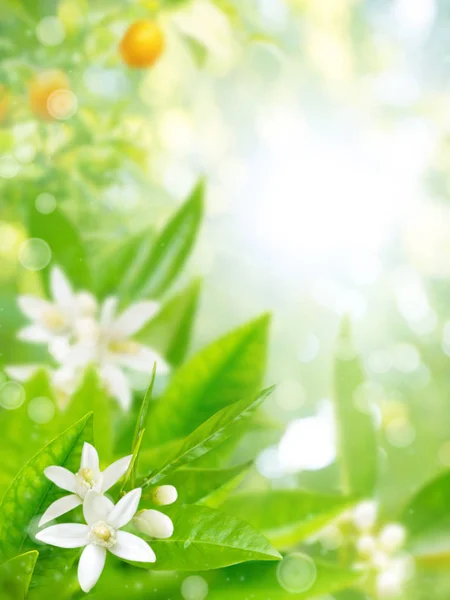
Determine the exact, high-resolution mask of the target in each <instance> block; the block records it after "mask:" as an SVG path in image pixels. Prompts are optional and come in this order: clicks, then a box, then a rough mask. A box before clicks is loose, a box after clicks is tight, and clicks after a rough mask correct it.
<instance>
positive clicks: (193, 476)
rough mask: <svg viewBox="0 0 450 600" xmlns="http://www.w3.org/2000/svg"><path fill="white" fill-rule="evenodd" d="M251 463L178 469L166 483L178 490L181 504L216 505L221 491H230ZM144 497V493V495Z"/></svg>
mask: <svg viewBox="0 0 450 600" xmlns="http://www.w3.org/2000/svg"><path fill="white" fill-rule="evenodd" d="M251 464H252V463H245V464H243V465H238V466H237V467H228V468H226V469H189V468H186V469H180V470H179V471H177V472H176V473H173V474H172V475H171V476H170V478H169V480H168V481H167V483H170V484H171V485H174V486H175V487H176V488H177V490H178V502H180V503H181V504H198V503H200V502H201V503H206V504H208V506H216V505H217V504H216V502H218V499H219V498H221V493H223V492H225V493H230V491H231V490H232V489H233V487H235V486H236V485H238V483H239V482H240V481H241V480H242V477H243V476H244V474H245V473H246V472H247V471H248V469H249V467H250V465H251ZM144 498H145V495H144Z"/></svg>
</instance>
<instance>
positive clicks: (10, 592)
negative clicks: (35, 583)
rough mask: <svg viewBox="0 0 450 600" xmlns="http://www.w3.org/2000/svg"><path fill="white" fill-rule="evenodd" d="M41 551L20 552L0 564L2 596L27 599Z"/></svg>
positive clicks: (2, 597)
mask: <svg viewBox="0 0 450 600" xmlns="http://www.w3.org/2000/svg"><path fill="white" fill-rule="evenodd" d="M38 556H39V552H38V551H37V550H31V552H25V553H24V554H19V555H18V556H15V557H14V558H11V559H10V560H8V561H6V562H5V563H3V564H2V565H1V566H0V598H1V599H2V600H25V599H26V598H27V596H28V588H29V587H30V581H31V577H32V575H33V571H34V567H35V565H36V561H37V558H38Z"/></svg>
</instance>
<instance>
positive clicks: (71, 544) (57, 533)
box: [36, 523, 89, 548]
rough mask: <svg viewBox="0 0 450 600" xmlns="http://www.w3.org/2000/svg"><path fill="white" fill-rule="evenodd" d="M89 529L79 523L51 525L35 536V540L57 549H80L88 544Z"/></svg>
mask: <svg viewBox="0 0 450 600" xmlns="http://www.w3.org/2000/svg"><path fill="white" fill-rule="evenodd" d="M88 533H89V527H88V526H87V525H81V524H80V523H62V524H61V525H52V526H51V527H47V528H46V529H43V530H42V531H40V532H39V533H37V534H36V539H37V540H39V541H40V542H44V543H45V544H50V545H51V546H58V548H82V547H83V546H86V545H87V544H88V543H89V540H88Z"/></svg>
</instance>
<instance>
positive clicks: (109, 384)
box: [100, 365, 131, 410]
mask: <svg viewBox="0 0 450 600" xmlns="http://www.w3.org/2000/svg"><path fill="white" fill-rule="evenodd" d="M100 377H101V378H102V381H103V382H104V384H105V387H106V389H107V391H108V393H110V394H111V396H112V397H113V398H116V399H117V400H118V401H119V404H120V405H121V406H122V408H123V409H124V410H128V409H129V408H130V405H131V388H130V384H129V383H128V379H127V378H126V376H125V374H124V372H123V371H122V370H121V369H119V367H116V366H114V365H104V366H103V367H102V368H101V370H100Z"/></svg>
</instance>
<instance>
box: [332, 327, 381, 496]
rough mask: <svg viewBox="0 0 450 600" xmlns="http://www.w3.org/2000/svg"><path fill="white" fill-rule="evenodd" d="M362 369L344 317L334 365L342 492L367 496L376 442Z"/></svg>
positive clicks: (371, 484) (374, 468)
mask: <svg viewBox="0 0 450 600" xmlns="http://www.w3.org/2000/svg"><path fill="white" fill-rule="evenodd" d="M363 384H364V373H363V370H362V367H361V364H360V361H359V358H358V356H357V355H356V352H355V350H354V348H353V344H352V340H351V334H350V324H349V322H348V320H344V321H343V322H342V325H341V329H340V332H339V337H338V348H337V352H336V356H335V365H334V403H335V413H336V422H337V433H338V443H339V463H340V467H341V477H342V485H343V488H344V492H345V493H346V494H349V495H350V494H351V495H359V496H369V495H371V494H372V492H373V490H374V487H375V484H376V478H377V442H376V435H375V425H374V417H373V414H372V407H370V406H367V405H365V404H364V401H365V398H364V395H363V393H362V392H363V387H362V386H363Z"/></svg>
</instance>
